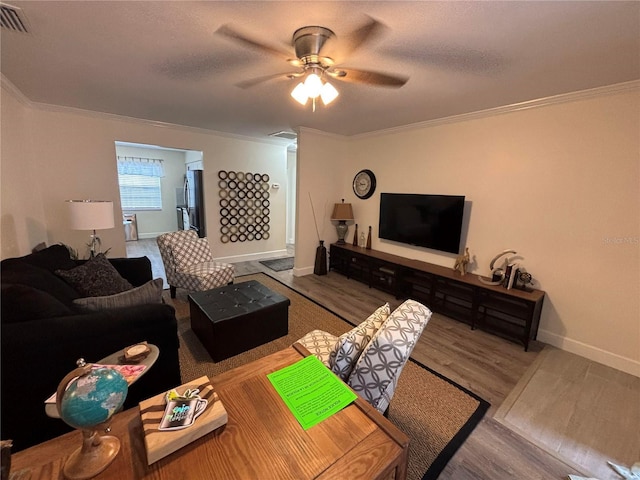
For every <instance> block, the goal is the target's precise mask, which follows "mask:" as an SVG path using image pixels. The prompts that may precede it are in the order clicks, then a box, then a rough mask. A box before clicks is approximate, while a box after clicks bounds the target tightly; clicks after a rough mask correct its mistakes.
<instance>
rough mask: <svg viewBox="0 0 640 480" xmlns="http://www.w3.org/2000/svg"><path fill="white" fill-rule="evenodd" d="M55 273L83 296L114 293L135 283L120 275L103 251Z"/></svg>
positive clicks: (127, 288) (129, 287)
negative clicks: (70, 267) (73, 266)
mask: <svg viewBox="0 0 640 480" xmlns="http://www.w3.org/2000/svg"><path fill="white" fill-rule="evenodd" d="M55 273H56V275H58V276H59V277H62V278H63V279H64V280H65V281H66V282H67V283H68V284H69V285H71V286H72V287H73V288H75V289H76V290H77V291H78V293H79V294H80V295H81V296H83V297H100V296H104V295H113V294H115V293H120V292H124V291H126V290H131V289H132V288H133V285H131V284H130V283H129V282H128V281H127V280H125V279H124V278H122V277H121V276H120V274H119V273H118V271H117V270H116V269H115V267H114V266H113V265H111V263H109V260H107V257H105V256H104V254H103V253H99V254H98V255H96V256H95V257H94V258H92V259H91V260H89V261H87V263H85V264H83V265H80V266H78V267H76V268H72V269H71V270H56V272H55Z"/></svg>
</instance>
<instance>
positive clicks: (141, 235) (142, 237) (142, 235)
mask: <svg viewBox="0 0 640 480" xmlns="http://www.w3.org/2000/svg"><path fill="white" fill-rule="evenodd" d="M163 233H167V232H157V233H140V232H138V240H149V239H150V238H157V237H159V236H160V235H162V234H163Z"/></svg>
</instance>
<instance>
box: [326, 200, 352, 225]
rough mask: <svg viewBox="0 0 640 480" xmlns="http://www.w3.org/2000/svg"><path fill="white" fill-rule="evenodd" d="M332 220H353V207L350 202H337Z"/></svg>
mask: <svg viewBox="0 0 640 480" xmlns="http://www.w3.org/2000/svg"><path fill="white" fill-rule="evenodd" d="M331 220H353V209H352V208H351V204H350V203H344V200H343V201H342V203H336V204H335V206H334V207H333V213H332V214H331Z"/></svg>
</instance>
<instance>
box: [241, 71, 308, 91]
mask: <svg viewBox="0 0 640 480" xmlns="http://www.w3.org/2000/svg"><path fill="white" fill-rule="evenodd" d="M302 75H304V74H303V73H301V72H287V73H274V74H273V75H265V76H264V77H257V78H250V79H249V80H243V81H241V82H238V83H236V86H237V87H240V88H251V87H255V86H256V85H259V84H261V83H264V82H268V81H269V80H274V79H277V78H281V79H285V78H287V79H290V78H297V77H301V76H302Z"/></svg>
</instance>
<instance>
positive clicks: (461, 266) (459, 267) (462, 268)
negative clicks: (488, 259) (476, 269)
mask: <svg viewBox="0 0 640 480" xmlns="http://www.w3.org/2000/svg"><path fill="white" fill-rule="evenodd" d="M469 262H471V256H470V255H469V247H466V248H465V249H464V255H459V256H458V258H456V263H455V265H454V266H453V269H454V270H456V271H458V272H460V275H464V274H466V273H467V268H468V266H469Z"/></svg>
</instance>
